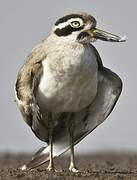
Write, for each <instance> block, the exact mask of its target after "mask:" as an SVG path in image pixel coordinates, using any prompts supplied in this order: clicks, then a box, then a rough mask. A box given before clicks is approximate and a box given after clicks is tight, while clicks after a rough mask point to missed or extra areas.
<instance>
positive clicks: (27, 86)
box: [15, 43, 46, 130]
mask: <svg viewBox="0 0 137 180" xmlns="http://www.w3.org/2000/svg"><path fill="white" fill-rule="evenodd" d="M43 46H44V43H41V44H40V45H38V46H37V47H36V48H34V49H33V50H32V52H31V53H30V54H29V55H28V56H27V58H26V61H25V63H24V65H23V66H22V67H21V69H20V70H19V73H18V75H17V81H16V84H15V91H16V101H17V104H18V106H19V109H20V111H21V113H22V115H23V117H24V120H25V121H26V123H27V124H28V125H29V126H30V127H31V128H33V126H35V127H36V124H37V125H38V124H39V122H38V121H39V120H40V118H41V114H40V111H39V107H38V105H37V102H36V99H35V93H34V92H35V87H36V83H37V81H38V79H39V78H38V77H40V74H41V72H42V61H43V60H44V59H45V58H46V53H45V50H44V47H43ZM36 121H37V122H36ZM33 130H34V129H33Z"/></svg>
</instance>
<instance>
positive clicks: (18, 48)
mask: <svg viewBox="0 0 137 180" xmlns="http://www.w3.org/2000/svg"><path fill="white" fill-rule="evenodd" d="M136 7H137V2H136V1H135V0H132V1H129V0H120V1H119V0H115V1H112V0H111V1H110V0H103V1H100V0H96V1H94V0H76V1H74V0H69V1H66V0H58V1H55V0H49V1H48V0H47V1H45V0H39V1H38V0H37V1H34V0H29V1H28V0H23V1H18V0H12V1H9V0H0V49H1V51H0V63H1V65H0V152H33V151H36V150H37V149H38V148H39V147H41V146H42V145H43V144H44V143H43V142H41V141H39V140H38V139H37V138H36V137H35V136H34V134H33V133H32V131H31V129H30V128H29V127H28V126H27V125H26V124H25V122H24V121H23V119H22V117H21V114H20V112H19V110H18V109H17V106H16V103H15V102H14V99H15V97H14V84H15V81H16V75H17V72H18V70H19V68H20V67H21V65H22V64H23V61H24V59H25V57H26V55H27V54H28V53H29V52H30V50H31V49H32V48H33V47H34V46H35V45H36V44H37V43H39V42H40V41H41V40H42V39H45V38H46V37H47V36H48V34H49V32H50V31H51V28H52V25H53V23H54V22H55V21H56V19H57V18H58V17H60V16H62V15H64V14H65V13H68V12H73V11H74V12H75V11H85V12H88V13H90V14H92V15H93V16H94V17H96V19H97V22H98V27H99V28H101V29H103V30H106V31H110V32H112V33H115V34H117V35H126V36H127V38H128V41H127V42H126V43H120V44H117V43H107V42H101V41H98V42H96V43H94V46H95V47H96V48H97V50H98V51H99V53H100V55H101V57H102V60H103V63H104V65H105V66H106V67H108V68H110V69H112V70H113V71H114V72H116V73H117V74H119V76H120V77H121V79H122V80H123V85H124V86H123V92H122V95H121V97H120V99H119V101H118V103H117V106H116V107H115V109H114V110H113V112H112V113H111V115H110V116H109V118H108V119H107V120H106V121H105V122H104V123H103V124H101V125H100V126H99V127H98V128H96V129H95V130H94V131H93V132H92V133H91V134H90V135H89V136H87V137H86V138H85V139H84V140H83V141H82V142H81V143H79V144H78V145H77V146H76V150H77V151H78V152H83V153H87V152H97V151H104V150H107V151H108V150H113V151H123V150H124V151H134V152H137V142H136V137H137V117H136V112H137V98H136V92H137V83H136V82H137V60H136V51H137V49H136V36H137V35H136V34H137V21H136V17H137V11H136Z"/></svg>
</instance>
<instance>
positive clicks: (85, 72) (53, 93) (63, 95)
mask: <svg viewBox="0 0 137 180" xmlns="http://www.w3.org/2000/svg"><path fill="white" fill-rule="evenodd" d="M69 51H71V52H68V50H67V51H65V48H64V51H63V52H60V51H56V52H54V54H52V53H51V54H49V56H47V58H46V59H45V60H44V61H43V74H42V76H41V79H40V83H39V87H38V91H37V97H36V98H37V101H38V104H39V106H40V108H41V109H43V110H48V111H55V112H73V111H79V110H81V109H82V108H84V107H86V106H87V105H89V104H90V103H91V102H92V101H93V99H94V97H95V96H96V93H97V62H96V57H95V55H94V53H93V52H92V51H91V49H90V50H89V49H88V46H86V47H84V46H81V47H79V48H77V51H75V50H74V49H71V50H69Z"/></svg>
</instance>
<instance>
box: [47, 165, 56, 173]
mask: <svg viewBox="0 0 137 180" xmlns="http://www.w3.org/2000/svg"><path fill="white" fill-rule="evenodd" d="M47 171H49V172H56V170H55V168H54V166H52V165H49V166H48V167H47Z"/></svg>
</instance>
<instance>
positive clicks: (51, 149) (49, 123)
mask: <svg viewBox="0 0 137 180" xmlns="http://www.w3.org/2000/svg"><path fill="white" fill-rule="evenodd" d="M48 125H49V147H50V150H49V165H48V168H47V170H49V171H55V169H54V161H53V136H52V134H53V121H52V114H50V115H49V116H48Z"/></svg>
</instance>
